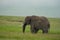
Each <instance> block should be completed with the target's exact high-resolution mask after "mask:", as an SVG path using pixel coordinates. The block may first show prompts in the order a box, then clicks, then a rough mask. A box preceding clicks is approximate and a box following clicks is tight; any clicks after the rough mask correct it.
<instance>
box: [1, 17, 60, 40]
mask: <svg viewBox="0 0 60 40" xmlns="http://www.w3.org/2000/svg"><path fill="white" fill-rule="evenodd" d="M48 19H49V21H50V30H49V33H48V34H43V33H42V31H41V30H39V31H38V33H37V34H32V33H31V32H30V26H29V25H27V27H26V30H25V33H22V25H23V22H24V17H20V16H18V17H17V16H0V40H60V18H48Z"/></svg>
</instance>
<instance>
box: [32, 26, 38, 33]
mask: <svg viewBox="0 0 60 40" xmlns="http://www.w3.org/2000/svg"><path fill="white" fill-rule="evenodd" d="M38 30H39V29H37V28H35V27H31V32H32V33H37V32H38Z"/></svg>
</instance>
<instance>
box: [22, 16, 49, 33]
mask: <svg viewBox="0 0 60 40" xmlns="http://www.w3.org/2000/svg"><path fill="white" fill-rule="evenodd" d="M26 25H30V26H31V28H30V29H31V32H32V33H37V32H38V30H39V29H41V30H42V32H43V33H48V29H49V28H50V23H49V21H48V19H47V18H46V17H44V16H41V17H39V16H27V17H26V18H25V22H24V24H23V33H24V32H25V27H26Z"/></svg>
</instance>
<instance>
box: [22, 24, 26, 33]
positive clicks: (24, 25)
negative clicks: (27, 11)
mask: <svg viewBox="0 0 60 40" xmlns="http://www.w3.org/2000/svg"><path fill="white" fill-rule="evenodd" d="M26 25H27V24H26V23H24V24H23V33H24V32H25V27H26Z"/></svg>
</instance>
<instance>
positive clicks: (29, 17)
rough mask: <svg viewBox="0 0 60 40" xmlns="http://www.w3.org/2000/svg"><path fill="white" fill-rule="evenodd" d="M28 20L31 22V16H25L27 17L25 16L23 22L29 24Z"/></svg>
mask: <svg viewBox="0 0 60 40" xmlns="http://www.w3.org/2000/svg"><path fill="white" fill-rule="evenodd" d="M30 22H31V16H27V17H26V18H25V23H26V24H30Z"/></svg>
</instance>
